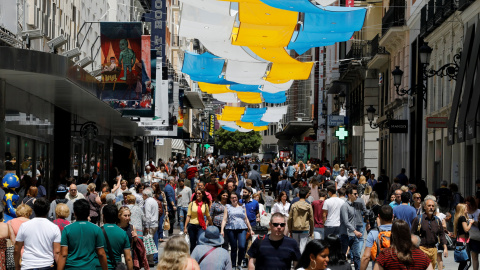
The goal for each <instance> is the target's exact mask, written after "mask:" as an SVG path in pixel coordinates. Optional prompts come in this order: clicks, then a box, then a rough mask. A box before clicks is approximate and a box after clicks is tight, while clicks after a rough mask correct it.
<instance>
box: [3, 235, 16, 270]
mask: <svg viewBox="0 0 480 270" xmlns="http://www.w3.org/2000/svg"><path fill="white" fill-rule="evenodd" d="M14 249H15V247H14V246H13V243H12V241H11V240H10V239H7V250H5V266H6V267H7V269H15V259H14V257H13V253H14Z"/></svg>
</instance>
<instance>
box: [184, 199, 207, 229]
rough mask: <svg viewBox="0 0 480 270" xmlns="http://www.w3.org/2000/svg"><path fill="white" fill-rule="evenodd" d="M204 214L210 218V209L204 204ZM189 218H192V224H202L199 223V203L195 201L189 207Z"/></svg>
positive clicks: (202, 208)
mask: <svg viewBox="0 0 480 270" xmlns="http://www.w3.org/2000/svg"><path fill="white" fill-rule="evenodd" d="M201 210H202V214H203V215H204V216H207V217H209V216H210V208H209V207H208V204H206V203H202V207H201ZM187 216H189V217H190V223H192V224H195V225H199V224H200V223H199V222H198V205H197V201H193V202H191V203H190V204H189V205H188V210H187Z"/></svg>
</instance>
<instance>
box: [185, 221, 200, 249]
mask: <svg viewBox="0 0 480 270" xmlns="http://www.w3.org/2000/svg"><path fill="white" fill-rule="evenodd" d="M187 231H188V237H189V238H190V254H192V252H193V250H194V249H195V247H196V246H197V241H198V237H199V236H200V234H201V233H202V232H203V229H202V227H201V226H200V225H197V224H191V223H189V224H188V227H187Z"/></svg>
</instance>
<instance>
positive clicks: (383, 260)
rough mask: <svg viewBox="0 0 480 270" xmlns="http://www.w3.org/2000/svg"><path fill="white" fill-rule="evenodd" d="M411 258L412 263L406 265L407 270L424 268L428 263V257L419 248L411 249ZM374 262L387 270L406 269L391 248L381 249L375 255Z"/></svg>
mask: <svg viewBox="0 0 480 270" xmlns="http://www.w3.org/2000/svg"><path fill="white" fill-rule="evenodd" d="M412 259H413V263H412V265H409V266H408V269H409V270H425V269H427V267H428V266H429V265H430V259H429V258H428V257H427V255H426V254H425V253H424V252H423V251H421V250H420V249H417V248H415V249H412ZM376 263H378V264H379V265H380V266H382V267H383V268H384V269H388V270H397V269H398V270H404V269H406V267H405V265H404V264H402V263H400V262H399V261H398V257H397V255H396V254H395V253H394V252H393V250H392V248H386V249H384V250H382V251H381V252H380V254H379V255H378V257H377V261H376Z"/></svg>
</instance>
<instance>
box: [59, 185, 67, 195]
mask: <svg viewBox="0 0 480 270" xmlns="http://www.w3.org/2000/svg"><path fill="white" fill-rule="evenodd" d="M66 192H67V187H66V186H65V185H58V187H57V193H66Z"/></svg>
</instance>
